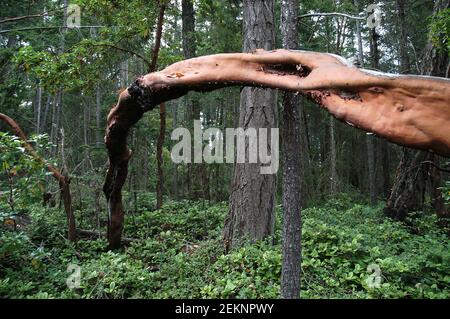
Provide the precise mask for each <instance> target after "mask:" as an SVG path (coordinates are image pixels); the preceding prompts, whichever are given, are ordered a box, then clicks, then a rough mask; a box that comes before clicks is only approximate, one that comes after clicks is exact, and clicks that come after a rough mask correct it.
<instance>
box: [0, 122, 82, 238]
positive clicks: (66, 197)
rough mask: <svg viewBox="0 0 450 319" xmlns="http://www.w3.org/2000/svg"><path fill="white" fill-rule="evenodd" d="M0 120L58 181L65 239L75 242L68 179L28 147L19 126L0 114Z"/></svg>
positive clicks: (74, 227)
mask: <svg viewBox="0 0 450 319" xmlns="http://www.w3.org/2000/svg"><path fill="white" fill-rule="evenodd" d="M0 120H1V121H3V122H5V123H6V124H8V126H9V127H10V128H11V130H12V131H13V132H14V134H16V135H17V136H18V137H20V138H21V139H22V141H23V145H24V147H25V149H26V150H27V152H28V153H29V154H30V155H31V156H33V158H34V159H35V160H37V161H39V162H41V163H43V164H45V165H46V167H47V170H48V171H49V172H51V173H52V176H53V177H54V178H55V179H56V180H57V181H58V184H59V188H60V190H61V196H62V199H63V203H64V210H65V212H66V216H67V224H68V233H67V238H68V240H70V241H75V240H76V235H77V234H76V223H75V216H74V214H73V209H72V196H71V193H70V179H69V178H68V177H67V176H65V175H63V174H61V172H60V171H59V170H58V169H56V168H55V167H53V166H52V165H50V164H47V163H46V162H45V161H44V159H43V158H42V157H40V156H39V154H38V153H36V151H35V150H34V148H33V146H31V145H30V143H28V142H27V136H26V135H25V133H24V132H23V131H22V129H21V128H20V126H19V125H18V124H17V123H16V121H14V120H13V119H12V118H10V117H9V116H7V115H5V114H3V113H0Z"/></svg>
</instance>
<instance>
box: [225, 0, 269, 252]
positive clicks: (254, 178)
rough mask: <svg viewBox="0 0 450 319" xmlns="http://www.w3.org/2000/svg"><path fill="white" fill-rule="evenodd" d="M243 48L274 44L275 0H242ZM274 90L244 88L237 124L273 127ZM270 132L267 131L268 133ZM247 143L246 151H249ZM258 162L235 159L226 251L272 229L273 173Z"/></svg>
mask: <svg viewBox="0 0 450 319" xmlns="http://www.w3.org/2000/svg"><path fill="white" fill-rule="evenodd" d="M243 5H244V52H251V51H254V50H256V49H259V48H262V49H265V50H271V49H273V48H274V44H275V28H274V24H275V19H274V1H273V0H269V1H257V0H244V2H243ZM276 117H277V111H276V94H275V91H273V90H267V89H260V88H249V87H247V88H244V89H243V90H242V93H241V108H240V114H239V127H242V128H243V129H244V130H245V129H247V128H249V127H253V128H255V129H257V130H258V129H259V128H268V129H270V128H272V127H275V123H276ZM268 135H269V134H268ZM248 147H249V145H248V143H246V147H245V148H246V152H247V151H248ZM260 166H261V164H260V163H243V164H238V163H236V164H235V166H234V175H233V179H232V185H231V194H230V207H229V212H228V215H227V217H226V219H225V228H224V244H225V249H226V251H229V250H230V249H232V248H233V247H236V246H239V245H240V243H241V242H242V240H243V239H250V240H259V239H263V238H264V237H266V236H268V235H270V234H272V233H273V229H274V221H275V217H274V211H275V209H274V208H275V192H276V174H272V175H263V174H260Z"/></svg>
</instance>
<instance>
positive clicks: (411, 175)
mask: <svg viewBox="0 0 450 319" xmlns="http://www.w3.org/2000/svg"><path fill="white" fill-rule="evenodd" d="M401 2H402V1H400V0H399V1H398V3H401ZM449 3H450V1H449V0H438V1H436V3H435V7H434V14H437V13H438V12H440V11H441V10H443V9H445V8H448V7H449ZM398 9H399V10H401V9H402V8H401V7H398ZM402 19H403V20H404V19H405V16H404V14H401V12H400V11H399V23H400V26H404V23H405V21H403V20H402ZM400 40H401V41H400V42H401V44H400V46H402V47H404V48H405V49H406V46H407V44H406V43H404V41H406V40H405V38H401V39H400ZM424 57H425V58H424V60H423V65H422V73H423V74H424V75H428V76H444V77H445V74H446V68H447V65H448V54H447V53H446V52H443V51H439V50H438V49H437V48H436V47H435V46H434V45H433V43H432V41H431V40H429V41H428V43H427V45H426V48H425V56H424ZM405 61H407V60H406V59H405V58H404V59H401V60H400V62H401V63H406V62H405ZM400 69H401V70H408V69H409V66H407V65H400ZM435 158H436V157H435V156H431V157H430V154H429V153H427V152H424V151H412V150H409V149H404V150H403V154H402V160H401V161H400V163H399V165H398V168H397V173H396V179H395V182H394V185H393V186H392V190H391V194H390V196H389V199H388V202H387V205H386V208H385V213H386V214H387V215H388V216H390V217H392V218H394V219H398V220H404V219H405V218H406V217H407V216H408V215H409V214H410V213H411V212H414V211H417V210H421V209H422V208H423V203H424V200H423V199H424V196H425V190H426V183H427V180H428V176H430V177H431V178H432V181H431V186H432V191H431V195H432V198H433V199H434V201H433V203H434V206H435V207H436V208H437V209H438V210H440V209H441V208H444V209H445V206H444V205H441V204H440V203H439V201H441V200H442V195H441V196H438V194H439V193H440V191H439V190H437V189H435V188H436V187H437V185H440V184H441V181H440V180H439V179H440V174H433V172H431V174H430V165H425V164H423V162H426V161H427V160H430V159H431V160H433V159H435ZM437 214H438V215H440V214H443V215H445V214H446V212H445V211H444V210H441V211H437Z"/></svg>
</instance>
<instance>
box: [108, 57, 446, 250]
mask: <svg viewBox="0 0 450 319" xmlns="http://www.w3.org/2000/svg"><path fill="white" fill-rule="evenodd" d="M227 86H253V87H263V88H272V89H280V90H284V91H292V92H298V93H299V94H302V95H304V96H306V97H308V98H310V99H311V100H313V101H315V102H316V103H317V104H319V105H320V106H321V107H323V108H325V109H326V110H327V111H328V112H330V113H331V114H333V115H334V116H335V117H336V118H337V119H339V120H340V121H342V122H346V123H347V124H349V125H351V126H354V127H356V128H359V129H362V130H364V131H367V132H370V133H374V134H377V135H379V136H381V137H383V138H385V139H387V140H389V141H391V142H394V143H397V144H400V145H404V146H407V147H412V148H417V149H423V150H429V151H432V152H435V153H437V154H440V155H443V156H448V157H450V125H449V123H450V81H449V80H447V79H443V78H434V77H423V76H413V75H407V76H402V75H393V74H386V73H380V72H374V71H369V70H364V69H358V68H356V67H355V66H354V65H353V64H351V63H349V62H348V61H347V60H345V59H344V58H342V57H340V56H337V55H333V54H326V53H319V52H306V51H292V50H275V51H264V50H257V51H255V52H253V53H230V54H217V55H210V56H203V57H197V58H193V59H189V60H184V61H180V62H177V63H174V64H172V65H170V66H168V67H167V68H165V69H164V70H161V71H159V72H153V73H149V74H147V75H145V76H142V77H139V78H138V79H137V80H136V81H135V83H134V84H132V85H131V86H130V87H129V88H128V89H127V90H125V91H123V92H122V93H121V95H120V97H119V100H118V103H117V105H116V106H114V107H113V108H112V109H111V111H110V113H109V115H108V118H107V129H106V136H105V143H106V147H107V149H108V156H109V161H110V162H109V163H110V167H109V169H108V173H107V176H106V180H105V188H104V191H105V194H107V198H108V205H109V213H110V216H111V218H112V220H113V222H117V227H118V228H117V229H118V233H117V235H116V236H115V238H114V241H110V246H111V247H118V246H119V245H120V236H121V234H119V233H121V228H120V227H123V226H120V225H121V223H122V224H123V208H122V200H121V188H122V186H123V182H124V181H125V178H126V174H127V165H128V160H129V158H130V156H131V151H130V150H129V149H128V147H127V144H126V137H127V135H128V132H129V130H130V128H131V127H132V126H133V125H134V124H135V123H136V122H137V121H139V119H140V118H141V117H142V115H143V114H144V112H147V111H150V110H152V109H153V108H154V107H156V106H157V105H159V104H161V103H163V102H166V101H169V100H172V99H176V98H179V97H181V96H183V95H185V94H187V93H188V92H189V91H199V92H208V91H212V90H216V89H219V88H223V87H227ZM116 217H117V218H116ZM115 219H116V220H115ZM114 220H115V221H114Z"/></svg>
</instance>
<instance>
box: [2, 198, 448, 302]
mask: <svg viewBox="0 0 450 319" xmlns="http://www.w3.org/2000/svg"><path fill="white" fill-rule="evenodd" d="M139 203H140V204H139V206H138V207H137V210H135V211H134V212H132V213H131V212H129V213H128V214H127V216H126V225H125V232H124V235H125V236H126V237H129V238H137V239H138V240H135V241H132V242H131V243H130V244H128V245H127V246H126V247H124V248H123V249H122V250H120V251H116V252H112V251H108V250H107V248H106V247H107V242H106V240H105V239H103V238H102V239H90V240H79V241H78V242H77V243H75V244H74V243H69V242H67V241H66V240H65V239H64V235H63V234H64V229H65V218H64V214H63V212H62V211H60V210H58V209H56V208H42V207H38V206H30V207H29V208H28V209H26V210H23V211H22V212H21V214H22V215H23V216H27V218H28V222H27V223H26V224H27V225H26V226H22V227H21V228H19V229H18V230H12V229H7V228H5V227H4V226H3V228H2V229H1V234H0V243H1V244H0V298H278V297H279V291H280V286H279V285H280V284H279V282H280V272H281V243H280V237H281V225H282V220H281V215H282V214H281V208H280V207H277V222H276V231H275V235H274V236H273V238H269V239H267V240H265V241H263V242H259V243H254V244H251V243H249V244H247V245H245V246H244V247H242V248H241V249H236V250H235V251H233V252H232V253H230V254H228V255H225V254H224V253H223V247H222V244H221V230H222V227H223V220H224V216H225V213H226V211H227V204H226V203H218V204H212V203H208V202H203V201H199V202H192V201H179V202H174V201H171V202H167V203H166V204H165V205H164V207H163V208H162V209H160V210H154V209H153V207H154V196H153V194H145V195H143V196H141V198H140V200H139ZM382 207H383V203H380V205H379V206H377V207H369V206H367V205H366V204H365V203H364V201H361V200H360V199H358V196H355V195H350V194H342V195H341V196H340V197H339V198H337V199H333V200H330V201H328V202H327V203H325V204H322V205H321V206H317V207H311V208H308V209H305V210H303V231H302V243H303V245H302V249H303V251H302V256H303V257H302V258H303V261H302V292H301V295H302V298H450V288H449V287H450V249H449V248H450V240H449V238H448V237H447V235H446V234H445V232H444V231H443V230H442V229H440V228H439V227H438V226H437V223H436V222H437V221H436V218H435V216H434V215H433V214H429V213H427V214H425V213H417V214H415V215H414V216H413V217H412V218H411V219H410V220H409V221H408V223H407V224H404V223H399V222H394V221H392V220H390V219H388V218H386V217H385V216H383V214H382ZM0 210H1V207H0ZM94 215H95V214H94V213H88V212H86V211H83V212H82V211H77V219H78V222H79V224H80V227H81V228H84V229H87V228H90V229H93V228H95V225H96V222H97V219H96V216H94ZM9 228H10V227H9ZM103 228H104V226H103V225H102V230H103ZM69 266H70V267H69ZM78 266H79V267H80V268H78ZM77 269H79V270H80V272H79V275H80V276H79V281H77V278H76V275H77V272H76V270H77ZM68 283H69V285H68ZM69 286H71V287H74V286H75V287H74V288H69Z"/></svg>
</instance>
